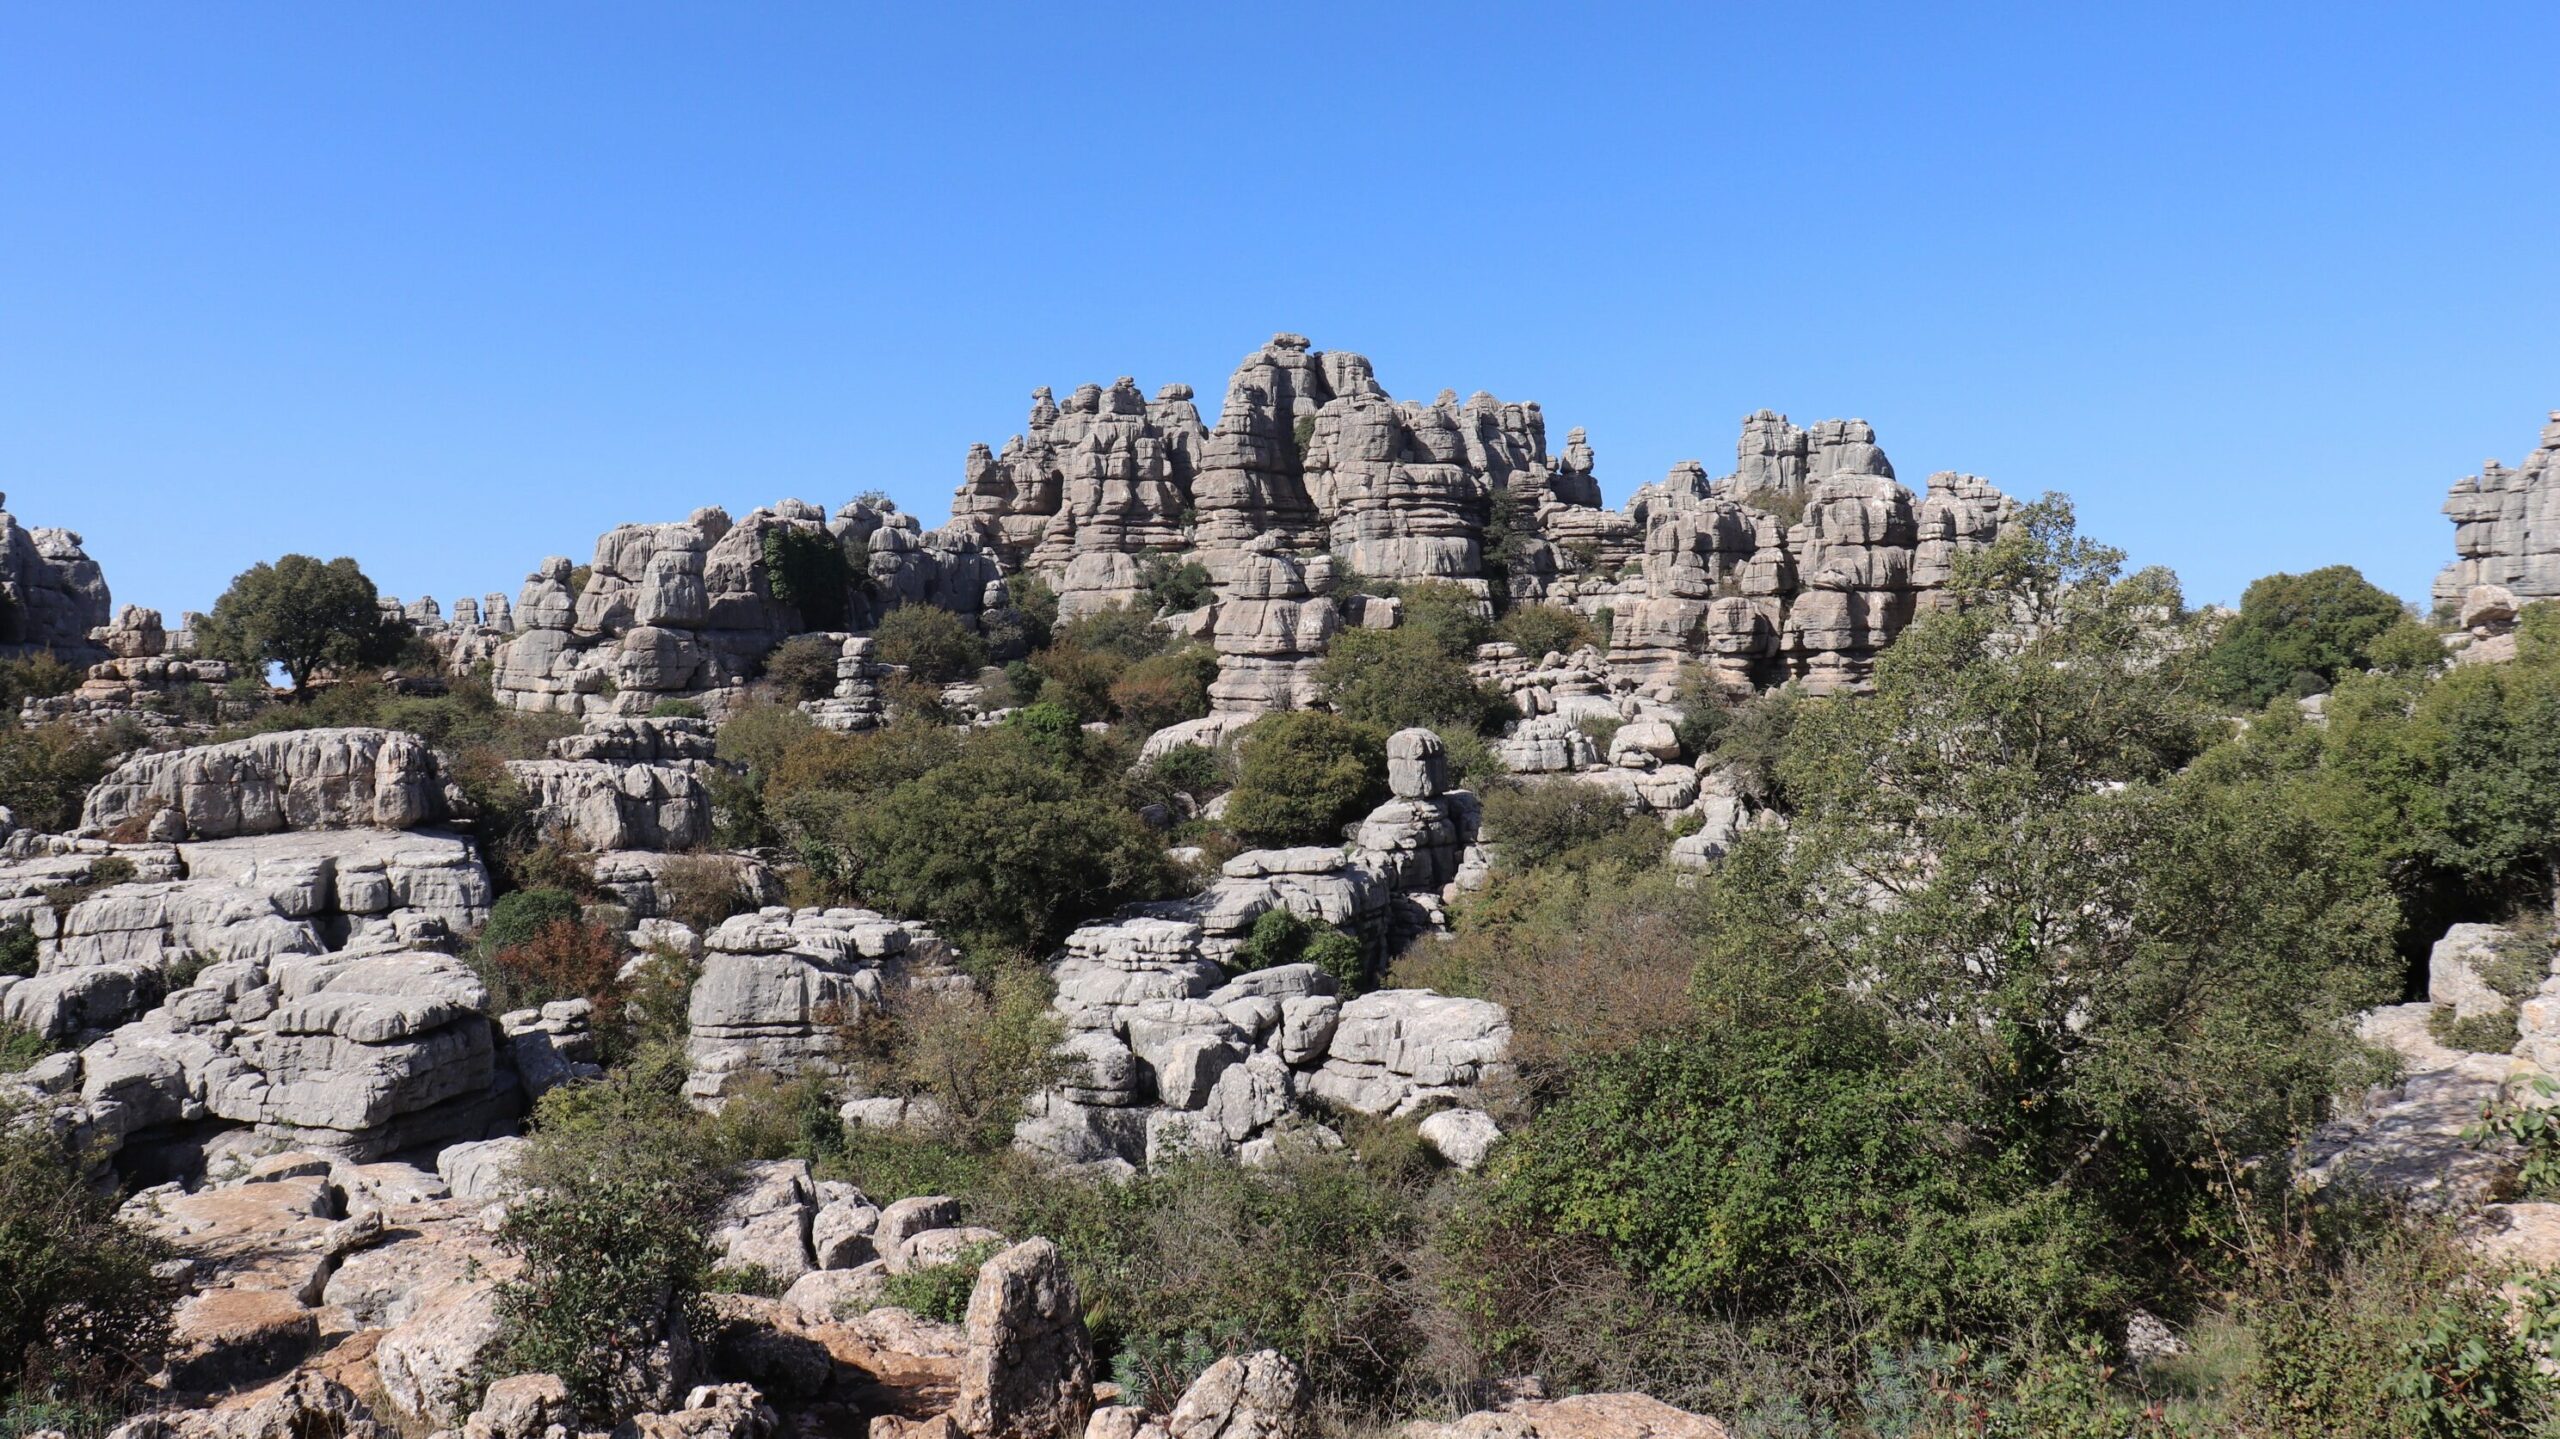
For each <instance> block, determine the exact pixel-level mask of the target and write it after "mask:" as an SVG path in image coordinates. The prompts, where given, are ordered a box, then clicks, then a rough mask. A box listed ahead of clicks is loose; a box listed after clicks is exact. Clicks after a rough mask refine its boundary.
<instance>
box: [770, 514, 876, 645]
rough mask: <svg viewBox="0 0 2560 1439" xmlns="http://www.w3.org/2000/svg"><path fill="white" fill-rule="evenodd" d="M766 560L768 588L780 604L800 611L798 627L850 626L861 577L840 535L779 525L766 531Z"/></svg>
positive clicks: (811, 628) (820, 530)
mask: <svg viewBox="0 0 2560 1439" xmlns="http://www.w3.org/2000/svg"><path fill="white" fill-rule="evenodd" d="M762 558H763V560H764V577H765V584H766V585H767V586H768V587H770V588H771V589H772V591H773V597H774V598H775V599H776V600H778V601H780V602H781V603H783V604H786V605H789V606H790V607H791V608H793V609H794V610H797V611H798V612H799V614H800V623H799V625H798V628H800V629H804V630H841V629H843V628H844V627H845V619H846V615H847V612H848V611H849V609H850V605H849V603H848V601H849V600H850V599H851V592H852V589H853V586H854V584H855V582H856V579H857V576H856V574H855V572H854V569H853V567H852V565H851V564H849V563H848V562H847V561H846V558H845V552H844V547H843V545H841V544H839V543H838V542H837V540H836V537H835V536H834V535H832V534H829V533H828V532H827V531H826V530H824V529H821V528H818V527H816V526H806V525H793V524H776V525H774V526H772V527H771V528H769V529H767V530H766V531H765V532H764V554H763V557H762ZM866 578H867V576H866Z"/></svg>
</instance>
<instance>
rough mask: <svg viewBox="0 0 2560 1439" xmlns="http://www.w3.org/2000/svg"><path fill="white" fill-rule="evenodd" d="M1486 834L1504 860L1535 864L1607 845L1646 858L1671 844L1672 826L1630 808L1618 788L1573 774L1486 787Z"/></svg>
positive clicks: (1519, 865) (1518, 864)
mask: <svg viewBox="0 0 2560 1439" xmlns="http://www.w3.org/2000/svg"><path fill="white" fill-rule="evenodd" d="M1484 837H1485V839H1486V840H1487V841H1489V842H1490V843H1491V844H1492V845H1493V849H1494V853H1495V854H1496V855H1497V856H1499V857H1500V859H1501V862H1502V863H1503V865H1504V866H1506V867H1510V868H1519V869H1529V868H1534V867H1536V866H1538V865H1542V864H1550V863H1554V862H1556V861H1558V860H1563V859H1566V858H1567V857H1568V856H1571V855H1574V854H1575V853H1576V852H1577V851H1585V850H1591V849H1594V848H1595V847H1598V846H1602V845H1611V846H1612V847H1613V848H1614V850H1615V852H1616V854H1617V856H1618V857H1619V858H1621V859H1623V860H1630V861H1635V862H1638V863H1642V862H1645V861H1648V860H1650V859H1652V858H1654V857H1658V856H1659V855H1660V854H1661V853H1662V852H1663V850H1664V849H1666V848H1667V847H1668V845H1669V841H1670V832H1669V831H1667V830H1665V829H1664V828H1663V827H1662V823H1661V821H1659V820H1656V819H1654V818H1652V817H1651V816H1649V815H1644V814H1639V813H1634V812H1631V811H1629V810H1628V808H1627V804H1626V801H1625V799H1624V798H1622V797H1621V796H1620V795H1619V793H1618V791H1616V790H1614V789H1610V788H1607V787H1605V786H1602V785H1595V784H1583V783H1581V782H1579V781H1577V780H1573V779H1570V778H1567V779H1562V780H1549V781H1545V782H1542V783H1537V782H1533V783H1523V784H1509V785H1503V786H1500V787H1497V788H1494V789H1491V790H1488V791H1486V793H1485V796H1484ZM1582 857H1583V858H1584V859H1585V860H1586V861H1588V860H1591V859H1596V858H1598V856H1597V855H1596V854H1585V855H1583V856H1582Z"/></svg>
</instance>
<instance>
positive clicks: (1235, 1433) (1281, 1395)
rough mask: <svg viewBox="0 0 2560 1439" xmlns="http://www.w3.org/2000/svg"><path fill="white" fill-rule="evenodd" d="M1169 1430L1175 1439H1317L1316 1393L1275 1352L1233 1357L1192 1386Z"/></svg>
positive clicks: (1302, 1374)
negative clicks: (1315, 1435) (1314, 1438)
mask: <svg viewBox="0 0 2560 1439" xmlns="http://www.w3.org/2000/svg"><path fill="white" fill-rule="evenodd" d="M1165 1428H1166V1429H1167V1430H1168V1431H1169V1432H1170V1434H1171V1436H1172V1439H1313V1436H1314V1434H1315V1388H1314V1386H1313V1385H1310V1384H1309V1383H1308V1382H1307V1376H1306V1373H1305V1371H1303V1370H1301V1369H1299V1368H1298V1366H1297V1365H1296V1364H1295V1363H1294V1362H1292V1361H1291V1360H1290V1358H1289V1356H1287V1355H1285V1354H1282V1353H1280V1352H1279V1351H1277V1350H1272V1349H1265V1350H1262V1351H1260V1352H1259V1353H1254V1354H1230V1355H1228V1356H1227V1357H1226V1358H1224V1359H1221V1360H1219V1361H1218V1362H1217V1363H1215V1364H1212V1365H1210V1366H1209V1367H1208V1368H1207V1369H1205V1370H1203V1371H1201V1374H1200V1377H1199V1378H1197V1379H1195V1380H1193V1381H1192V1382H1191V1387H1190V1388H1189V1389H1188V1390H1186V1391H1184V1393H1183V1395H1182V1402H1181V1403H1179V1404H1176V1405H1175V1406H1174V1409H1173V1415H1172V1417H1171V1418H1170V1419H1169V1420H1167V1421H1166V1424H1165Z"/></svg>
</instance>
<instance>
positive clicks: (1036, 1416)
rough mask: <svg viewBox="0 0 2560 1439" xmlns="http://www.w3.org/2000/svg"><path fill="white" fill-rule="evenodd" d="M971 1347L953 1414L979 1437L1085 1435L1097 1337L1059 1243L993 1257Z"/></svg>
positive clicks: (1032, 1243)
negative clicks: (1078, 1298)
mask: <svg viewBox="0 0 2560 1439" xmlns="http://www.w3.org/2000/svg"><path fill="white" fill-rule="evenodd" d="M966 1327H967V1332H968V1338H969V1350H968V1354H967V1356H966V1357H965V1358H964V1359H963V1360H962V1361H961V1368H960V1398H959V1402H958V1403H956V1404H954V1405H953V1406H952V1409H951V1416H952V1418H953V1420H954V1421H956V1422H957V1423H958V1424H959V1426H960V1428H961V1429H962V1430H963V1431H964V1432H966V1433H968V1434H970V1435H972V1436H975V1439H1046V1436H1048V1435H1053V1434H1081V1433H1082V1432H1084V1424H1085V1419H1086V1416H1088V1415H1090V1414H1091V1413H1092V1412H1093V1379H1094V1361H1093V1341H1092V1339H1091V1338H1090V1337H1089V1336H1088V1335H1087V1334H1086V1333H1085V1327H1084V1313H1083V1309H1082V1306H1080V1305H1079V1304H1078V1303H1077V1301H1076V1282H1075V1280H1074V1278H1073V1277H1072V1276H1070V1275H1069V1274H1068V1273H1067V1261H1066V1258H1065V1256H1064V1255H1061V1254H1060V1253H1059V1252H1058V1246H1056V1245H1055V1244H1052V1243H1050V1242H1049V1241H1048V1240H1046V1239H1033V1240H1028V1241H1026V1242H1024V1243H1021V1244H1017V1245H1015V1246H1014V1247H1012V1248H1011V1249H1008V1250H1006V1251H1004V1252H1003V1253H1001V1254H998V1255H996V1256H995V1257H994V1258H992V1259H989V1260H988V1261H987V1262H986V1263H985V1264H984V1265H981V1266H980V1267H979V1269H978V1282H977V1286H976V1288H974V1289H973V1290H972V1291H971V1292H970V1295H969V1317H968V1323H967V1326H966Z"/></svg>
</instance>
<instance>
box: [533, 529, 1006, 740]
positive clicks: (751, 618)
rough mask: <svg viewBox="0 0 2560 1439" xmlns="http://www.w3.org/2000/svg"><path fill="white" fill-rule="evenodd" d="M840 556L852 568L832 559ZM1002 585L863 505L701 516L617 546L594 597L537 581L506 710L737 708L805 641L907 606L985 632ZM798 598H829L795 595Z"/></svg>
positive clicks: (556, 578)
mask: <svg viewBox="0 0 2560 1439" xmlns="http://www.w3.org/2000/svg"><path fill="white" fill-rule="evenodd" d="M813 546H814V547H815V548H812V547H813ZM830 550H832V551H834V552H835V554H836V555H837V556H839V557H840V560H841V562H840V563H836V562H829V561H826V560H824V559H823V557H824V556H825V555H826V554H827V553H828V551H830ZM794 554H798V555H801V556H804V557H805V556H809V555H816V556H819V557H821V559H820V560H819V562H818V563H814V564H803V563H802V561H797V560H794V559H793V558H792V556H793V555H794ZM777 564H779V565H782V566H783V567H784V573H783V576H782V580H781V585H780V587H779V588H778V587H777V580H776V572H775V566H776V565H777ZM794 565H801V569H800V570H798V571H796V572H795V571H794V570H793V569H792V567H793V566H794ZM795 573H796V578H795V577H794V576H795ZM1002 580H1003V572H1002V570H1001V568H1000V567H999V566H998V565H997V564H996V562H995V559H994V557H993V556H992V555H990V554H988V553H987V552H985V551H984V550H982V549H981V548H980V547H979V546H978V545H977V543H976V542H975V541H974V540H973V539H971V538H969V537H968V536H967V535H966V534H963V533H961V532H959V531H957V530H952V529H948V528H946V529H944V530H937V531H934V532H931V533H926V532H924V531H923V530H921V529H920V528H919V527H918V526H917V524H916V521H915V519H914V517H912V516H908V515H901V514H896V513H894V512H891V511H888V510H885V509H883V508H881V507H878V506H875V505H872V504H869V503H866V502H862V501H856V502H854V503H853V504H849V505H847V506H845V507H844V509H843V510H841V511H839V512H838V513H837V514H836V516H835V517H834V518H833V519H830V518H829V517H828V516H827V514H826V512H825V511H823V510H821V509H819V508H818V507H817V506H815V505H811V504H807V503H804V502H802V501H799V500H784V501H782V502H780V503H778V504H776V505H774V506H772V507H771V508H768V509H759V510H754V511H751V512H750V513H748V514H747V515H746V517H745V518H743V519H740V520H737V521H734V522H733V521H731V519H730V518H729V516H728V514H727V513H726V512H725V511H723V510H719V509H716V508H714V509H702V510H696V511H694V513H693V514H692V515H691V516H690V517H688V518H687V519H685V520H684V521H682V522H680V523H677V524H664V525H622V526H618V527H616V528H615V529H613V530H610V531H607V532H606V533H605V534H604V535H603V536H602V537H600V538H599V539H598V540H597V541H596V550H595V558H594V560H593V562H592V563H590V564H589V565H588V566H587V570H586V574H585V576H584V579H583V587H579V584H578V581H579V576H578V574H577V571H576V570H575V568H574V567H573V566H572V565H571V564H570V562H569V561H568V560H567V559H565V558H561V557H558V556H554V557H552V558H550V559H547V560H544V561H543V562H542V565H541V567H540V568H539V569H537V570H535V571H534V572H533V573H532V574H531V575H529V576H527V577H526V580H525V587H524V592H523V593H522V595H520V596H519V597H518V599H517V601H516V604H515V606H514V623H515V629H514V631H513V633H512V634H511V635H510V636H509V637H508V638H507V639H506V640H505V642H504V643H503V644H501V645H500V646H498V648H497V649H496V651H495V654H494V657H493V664H494V667H493V670H492V673H491V681H490V682H491V685H492V687H493V688H494V689H495V691H496V692H497V694H498V696H499V698H500V699H501V700H502V701H504V702H505V703H507V704H510V705H513V706H515V707H517V708H520V709H530V710H542V711H552V712H558V713H565V714H625V715H637V714H647V713H648V712H649V711H650V710H651V709H652V708H653V707H654V706H656V705H657V704H658V703H659V702H660V701H661V700H666V699H671V698H695V699H701V700H703V701H705V702H706V703H711V704H715V705H716V704H725V703H727V702H728V700H729V699H730V698H732V697H734V694H735V692H736V689H737V687H738V686H740V685H742V684H744V683H745V682H746V681H747V680H749V679H751V678H753V677H754V676H755V675H756V674H757V673H758V672H759V671H760V670H761V669H762V667H763V664H764V657H765V656H766V655H767V654H768V653H770V652H771V651H772V649H773V648H774V646H776V645H777V644H779V643H781V642H782V641H783V640H784V639H786V638H788V637H789V636H791V635H794V634H798V633H802V632H805V631H810V630H818V629H828V628H840V627H841V626H843V625H845V624H850V625H852V627H854V628H856V629H869V628H870V627H871V625H872V624H873V623H875V622H876V620H877V617H878V615H879V613H881V612H882V611H884V610H885V609H887V608H891V607H894V606H896V605H898V604H936V605H941V606H943V607H945V608H948V609H951V610H953V611H954V612H955V613H958V614H959V615H960V616H961V617H962V618H963V619H964V621H966V622H967V623H968V624H969V625H970V626H972V627H973V628H974V627H976V626H977V625H978V624H979V622H980V617H981V615H982V613H984V612H985V611H986V610H987V609H988V602H989V600H990V598H991V597H992V598H995V599H997V600H999V601H1000V600H1001V598H1002V584H1001V582H1002ZM793 584H802V585H812V586H818V587H820V590H819V591H818V592H812V593H810V594H805V595H792V594H789V593H787V591H788V590H789V587H790V586H791V585H793Z"/></svg>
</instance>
